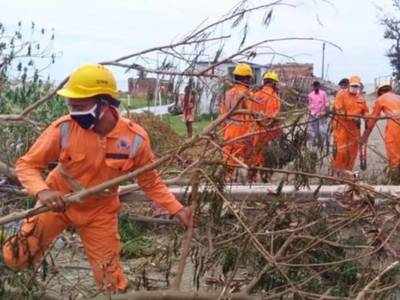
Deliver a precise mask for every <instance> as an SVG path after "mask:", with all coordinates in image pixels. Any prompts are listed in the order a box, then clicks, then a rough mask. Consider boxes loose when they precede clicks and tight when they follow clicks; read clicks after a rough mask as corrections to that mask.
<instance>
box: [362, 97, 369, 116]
mask: <svg viewBox="0 0 400 300" xmlns="http://www.w3.org/2000/svg"><path fill="white" fill-rule="evenodd" d="M363 106H364V107H363V115H364V116H366V115H368V113H369V108H368V105H367V102H366V101H365V100H364V101H363Z"/></svg>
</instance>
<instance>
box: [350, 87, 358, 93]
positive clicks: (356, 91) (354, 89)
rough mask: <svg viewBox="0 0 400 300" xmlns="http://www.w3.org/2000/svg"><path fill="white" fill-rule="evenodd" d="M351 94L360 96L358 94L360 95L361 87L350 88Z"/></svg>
mask: <svg viewBox="0 0 400 300" xmlns="http://www.w3.org/2000/svg"><path fill="white" fill-rule="evenodd" d="M349 92H350V93H351V94H358V93H360V87H359V86H350V87H349Z"/></svg>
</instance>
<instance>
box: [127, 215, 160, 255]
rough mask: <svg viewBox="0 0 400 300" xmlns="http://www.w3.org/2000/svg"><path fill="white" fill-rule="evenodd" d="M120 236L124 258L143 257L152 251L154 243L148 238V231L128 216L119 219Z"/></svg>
mask: <svg viewBox="0 0 400 300" xmlns="http://www.w3.org/2000/svg"><path fill="white" fill-rule="evenodd" d="M119 235H120V236H121V242H122V256H123V257H124V258H137V257H142V256H145V255H146V254H147V252H149V251H150V249H151V247H152V245H153V241H152V240H151V239H150V238H148V237H146V231H145V229H144V228H141V227H140V226H139V225H138V224H137V223H136V222H134V221H132V220H130V219H129V216H128V215H121V216H120V217H119Z"/></svg>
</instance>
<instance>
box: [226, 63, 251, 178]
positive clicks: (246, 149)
mask: <svg viewBox="0 0 400 300" xmlns="http://www.w3.org/2000/svg"><path fill="white" fill-rule="evenodd" d="M233 76H234V85H233V86H232V87H231V88H230V89H229V90H228V91H227V92H226V93H225V95H224V98H223V99H222V100H221V103H220V113H221V114H225V113H227V112H229V111H230V110H231V109H232V108H233V107H234V106H235V105H236V103H237V102H238V101H239V100H240V99H241V98H242V97H248V96H249V95H250V91H249V87H250V84H251V81H252V79H253V70H252V68H251V67H250V65H248V64H245V63H239V64H237V65H236V67H235V69H234V70H233ZM249 108H250V99H249V98H245V99H243V100H241V102H240V104H239V106H238V107H237V109H249ZM250 126H251V124H250V118H249V116H248V115H233V116H231V117H230V118H229V119H228V120H227V121H226V123H225V126H224V129H223V136H224V141H225V142H228V144H227V145H225V146H224V147H223V152H224V161H225V163H226V165H227V167H228V173H229V174H231V175H232V174H233V173H234V171H235V169H236V168H235V167H236V166H237V165H238V162H237V161H235V160H234V159H232V156H234V157H236V158H237V159H239V160H241V161H242V162H244V163H248V161H249V159H250V155H251V149H252V138H251V137H249V138H244V139H239V140H238V141H235V142H232V143H229V141H232V140H234V139H237V138H239V137H241V136H243V135H246V134H248V133H249V132H250Z"/></svg>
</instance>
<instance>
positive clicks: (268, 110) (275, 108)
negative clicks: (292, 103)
mask: <svg viewBox="0 0 400 300" xmlns="http://www.w3.org/2000/svg"><path fill="white" fill-rule="evenodd" d="M280 110H281V100H280V99H279V97H278V95H272V96H271V98H270V99H269V101H267V103H266V107H265V115H266V116H268V117H269V118H275V117H276V116H277V115H278V113H279V112H280Z"/></svg>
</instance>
